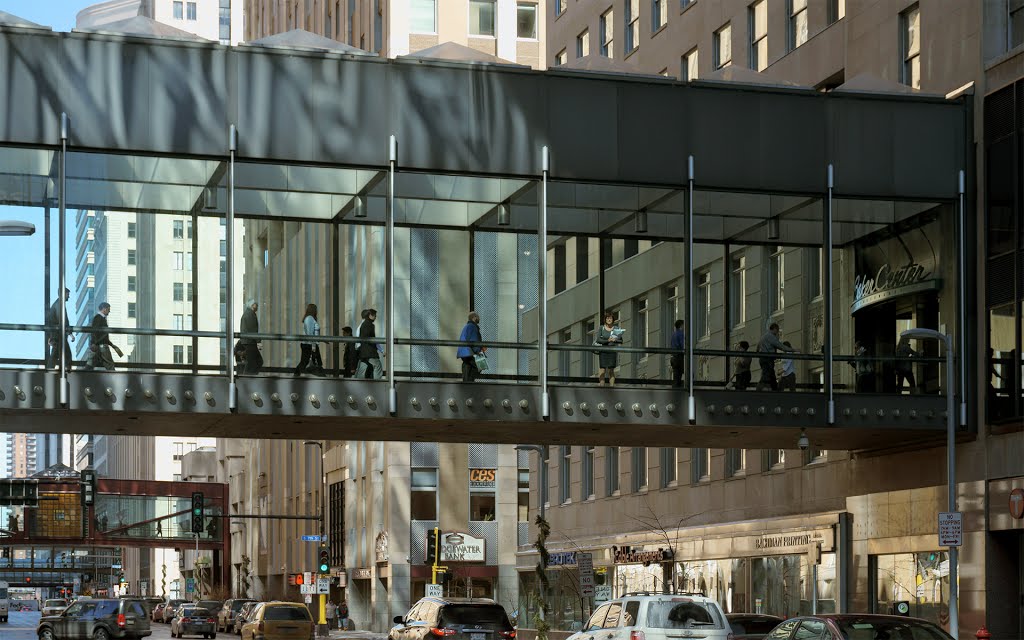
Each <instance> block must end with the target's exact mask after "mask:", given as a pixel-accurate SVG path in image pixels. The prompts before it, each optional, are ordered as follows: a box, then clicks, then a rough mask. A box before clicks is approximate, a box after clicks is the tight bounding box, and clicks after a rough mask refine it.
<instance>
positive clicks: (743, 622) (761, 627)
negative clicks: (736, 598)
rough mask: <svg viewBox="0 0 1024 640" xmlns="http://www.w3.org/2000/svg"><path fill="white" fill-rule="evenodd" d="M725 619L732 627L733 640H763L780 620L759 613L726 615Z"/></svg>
mask: <svg viewBox="0 0 1024 640" xmlns="http://www.w3.org/2000/svg"><path fill="white" fill-rule="evenodd" d="M725 617H726V619H727V620H728V621H729V626H730V627H732V637H733V640H763V639H764V637H765V636H767V635H768V634H769V633H770V632H771V630H772V629H774V628H775V627H777V626H778V625H779V623H780V622H782V621H783V619H782V618H780V617H778V616H767V615H763V614H760V613H727V614H725Z"/></svg>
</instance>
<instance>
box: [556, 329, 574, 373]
mask: <svg viewBox="0 0 1024 640" xmlns="http://www.w3.org/2000/svg"><path fill="white" fill-rule="evenodd" d="M559 342H560V343H561V344H571V343H572V329H566V330H564V331H562V332H561V333H560V334H559ZM572 353H573V352H572V351H568V350H565V351H559V352H558V375H560V376H562V377H563V378H568V377H569V376H570V375H571V373H572V371H571V370H570V369H571V366H572Z"/></svg>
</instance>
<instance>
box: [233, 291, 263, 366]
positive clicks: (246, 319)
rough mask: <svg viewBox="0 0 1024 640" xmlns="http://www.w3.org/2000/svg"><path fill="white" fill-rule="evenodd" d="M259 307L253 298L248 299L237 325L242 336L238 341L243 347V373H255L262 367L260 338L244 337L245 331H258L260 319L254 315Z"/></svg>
mask: <svg viewBox="0 0 1024 640" xmlns="http://www.w3.org/2000/svg"><path fill="white" fill-rule="evenodd" d="M259 308H260V305H259V303H257V302H256V301H255V300H249V304H247V305H246V307H245V311H243V312H242V320H241V322H240V323H239V326H238V332H239V333H241V334H242V336H241V337H240V338H239V339H238V342H239V343H241V345H242V346H243V347H245V369H244V373H248V374H250V375H256V374H257V373H259V372H260V369H262V368H263V354H261V353H260V342H261V341H260V340H259V339H258V338H249V337H246V336H245V334H247V333H259V332H260V319H259V318H257V317H256V311H257V310H258V309H259Z"/></svg>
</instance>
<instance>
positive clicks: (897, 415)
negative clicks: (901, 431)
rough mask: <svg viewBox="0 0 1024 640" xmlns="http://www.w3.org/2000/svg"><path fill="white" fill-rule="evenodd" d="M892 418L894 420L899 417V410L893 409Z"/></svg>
mask: <svg viewBox="0 0 1024 640" xmlns="http://www.w3.org/2000/svg"><path fill="white" fill-rule="evenodd" d="M892 417H894V418H898V417H900V410H899V409H893V410H892Z"/></svg>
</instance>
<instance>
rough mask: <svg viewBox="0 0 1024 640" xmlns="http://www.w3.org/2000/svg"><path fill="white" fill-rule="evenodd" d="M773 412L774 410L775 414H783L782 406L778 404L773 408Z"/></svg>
mask: <svg viewBox="0 0 1024 640" xmlns="http://www.w3.org/2000/svg"><path fill="white" fill-rule="evenodd" d="M772 412H773V413H774V414H775V415H777V416H781V415H782V407H778V406H777V407H775V408H774V409H772Z"/></svg>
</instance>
